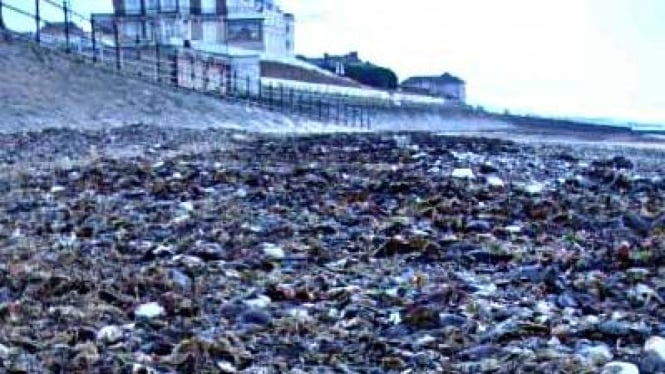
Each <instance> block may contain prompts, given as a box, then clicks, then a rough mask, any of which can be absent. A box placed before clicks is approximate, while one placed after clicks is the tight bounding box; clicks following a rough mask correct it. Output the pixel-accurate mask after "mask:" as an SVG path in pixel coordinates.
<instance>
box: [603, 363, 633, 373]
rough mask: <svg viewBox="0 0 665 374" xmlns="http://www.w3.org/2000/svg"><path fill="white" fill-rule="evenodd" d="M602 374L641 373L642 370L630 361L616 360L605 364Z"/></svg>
mask: <svg viewBox="0 0 665 374" xmlns="http://www.w3.org/2000/svg"><path fill="white" fill-rule="evenodd" d="M601 374H640V370H639V369H638V368H637V365H635V364H631V363H630V362H621V361H614V362H609V363H607V364H605V366H603V369H602V370H601Z"/></svg>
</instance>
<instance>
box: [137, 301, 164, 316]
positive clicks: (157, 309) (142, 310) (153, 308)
mask: <svg viewBox="0 0 665 374" xmlns="http://www.w3.org/2000/svg"><path fill="white" fill-rule="evenodd" d="M165 312H166V311H165V310H164V307H162V306H161V305H159V303H156V302H150V303H146V304H141V305H139V306H138V308H136V310H135V311H134V315H135V316H136V317H137V318H146V319H153V318H157V317H161V316H163V315H164V313H165Z"/></svg>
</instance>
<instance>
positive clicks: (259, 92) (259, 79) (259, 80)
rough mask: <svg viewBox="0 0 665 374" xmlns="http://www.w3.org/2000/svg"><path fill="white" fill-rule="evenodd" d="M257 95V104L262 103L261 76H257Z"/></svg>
mask: <svg viewBox="0 0 665 374" xmlns="http://www.w3.org/2000/svg"><path fill="white" fill-rule="evenodd" d="M257 82H258V90H259V91H258V96H259V104H261V105H263V104H264V102H263V84H262V83H261V77H259V78H258V81H257Z"/></svg>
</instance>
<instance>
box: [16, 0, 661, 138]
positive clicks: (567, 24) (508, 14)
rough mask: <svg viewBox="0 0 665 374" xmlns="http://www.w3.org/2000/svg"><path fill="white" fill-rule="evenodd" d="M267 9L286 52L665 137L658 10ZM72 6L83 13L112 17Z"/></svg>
mask: <svg viewBox="0 0 665 374" xmlns="http://www.w3.org/2000/svg"><path fill="white" fill-rule="evenodd" d="M3 1H4V2H5V3H6V4H10V5H20V6H21V7H24V8H25V7H28V5H26V4H25V2H24V1H25V0H3ZM276 2H277V3H278V5H279V6H281V7H282V9H284V10H285V11H287V12H290V13H293V14H294V15H295V18H296V28H295V30H296V40H295V46H296V53H297V54H302V55H305V56H309V57H316V56H320V55H323V53H325V52H327V53H331V54H346V53H348V52H351V51H357V52H358V53H359V55H360V58H361V59H363V60H365V61H370V62H373V63H375V64H378V65H382V66H386V67H389V68H391V69H393V70H394V71H395V73H396V74H397V75H398V77H399V80H400V81H403V80H405V79H407V78H408V77H410V76H413V75H440V74H443V73H444V72H450V73H451V74H454V75H456V76H459V77H461V78H462V79H464V80H465V81H466V82H467V95H468V98H469V101H468V104H469V105H472V106H482V107H484V108H486V109H488V110H493V111H504V110H508V111H510V112H511V113H515V114H525V115H527V114H528V115H536V116H547V117H554V118H563V119H586V120H591V121H596V120H601V121H604V122H608V121H609V122H619V123H623V124H633V123H634V124H639V125H650V126H658V127H663V128H665V95H664V94H663V93H662V90H663V87H665V73H663V72H662V71H663V70H664V68H663V66H665V48H663V46H664V45H665V24H663V23H662V19H663V17H664V16H665V1H660V0H641V1H639V2H633V1H630V0H559V1H556V2H555V1H548V0H542V1H533V0H504V1H501V2H495V1H490V0H467V1H465V2H464V3H460V2H458V1H455V0H411V1H410V2H408V3H406V2H400V1H397V0H393V1H385V0H363V1H362V2H358V1H357V0H307V1H302V0H278V1H276ZM71 3H72V7H73V8H74V9H75V10H76V11H78V12H79V13H82V14H86V15H87V14H89V13H93V12H94V13H103V12H111V11H112V9H113V8H112V2H111V0H100V1H89V0H71ZM30 6H34V5H30ZM43 11H45V12H47V13H48V12H50V13H49V14H48V15H50V16H52V17H58V16H59V14H58V13H57V12H53V11H52V10H51V11H49V10H48V6H44V9H43ZM47 18H48V16H47ZM368 19H369V20H370V21H369V22H368ZM5 21H6V23H7V24H8V26H9V27H17V26H16V25H19V26H18V27H21V25H23V26H25V27H31V25H30V21H29V20H19V21H17V20H14V19H12V16H11V15H10V14H8V12H5ZM322 41H325V42H322Z"/></svg>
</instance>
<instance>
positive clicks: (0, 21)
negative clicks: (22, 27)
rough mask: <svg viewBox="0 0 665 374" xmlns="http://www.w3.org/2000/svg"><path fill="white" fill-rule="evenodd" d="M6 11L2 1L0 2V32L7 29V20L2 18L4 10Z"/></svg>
mask: <svg viewBox="0 0 665 374" xmlns="http://www.w3.org/2000/svg"><path fill="white" fill-rule="evenodd" d="M3 9H4V5H2V0H0V30H4V29H5V20H4V18H3V17H2V10H3Z"/></svg>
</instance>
